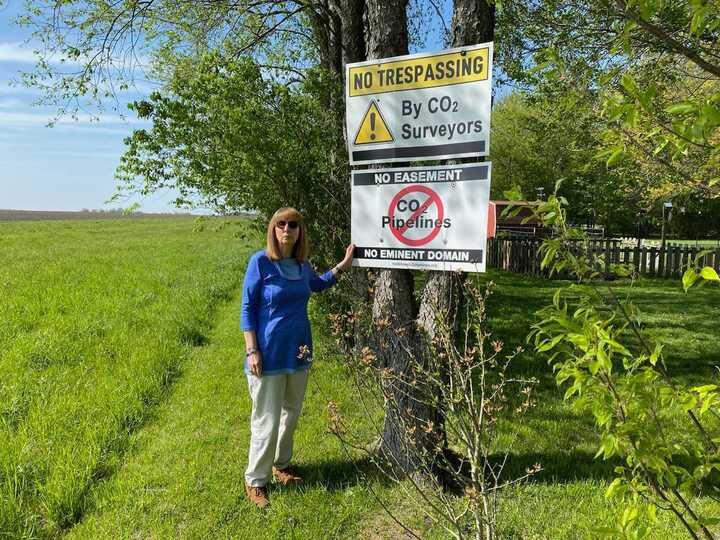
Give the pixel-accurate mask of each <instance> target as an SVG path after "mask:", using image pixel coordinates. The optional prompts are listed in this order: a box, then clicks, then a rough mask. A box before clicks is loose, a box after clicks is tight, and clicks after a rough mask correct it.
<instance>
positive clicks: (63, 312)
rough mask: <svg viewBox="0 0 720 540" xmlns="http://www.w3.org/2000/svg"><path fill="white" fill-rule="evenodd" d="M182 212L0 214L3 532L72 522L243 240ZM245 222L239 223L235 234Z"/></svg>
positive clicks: (239, 260) (206, 316)
mask: <svg viewBox="0 0 720 540" xmlns="http://www.w3.org/2000/svg"><path fill="white" fill-rule="evenodd" d="M192 228H193V221H191V220H187V219H185V220H174V221H168V220H138V221H133V222H118V221H102V222H82V223H80V222H62V221H59V222H35V223H30V222H12V223H4V224H0V260H2V261H3V264H2V265H1V266H0V288H1V289H2V294H1V295H0V320H2V327H0V328H1V329H0V351H1V353H0V440H2V441H3V443H2V445H0V488H1V490H2V500H1V504H2V508H0V510H1V511H0V531H2V532H3V533H5V534H8V535H10V536H15V535H21V534H23V535H27V536H34V535H54V534H58V533H60V532H62V531H64V530H66V529H68V528H69V527H71V526H72V525H74V524H75V523H76V522H77V521H79V520H80V519H81V518H82V516H83V514H84V513H85V511H86V509H87V506H88V504H89V502H88V494H89V490H90V488H91V487H92V486H93V485H94V484H95V483H97V482H98V481H100V480H101V479H103V478H105V477H108V476H111V475H112V474H113V471H114V468H115V466H116V459H117V456H118V455H121V454H122V452H123V450H124V449H125V447H126V445H127V441H128V435H129V434H130V433H132V432H134V431H136V430H138V429H139V428H141V427H142V425H143V423H144V422H145V421H146V420H147V418H148V416H147V415H148V411H151V410H152V408H153V406H154V404H156V403H157V402H158V401H160V400H161V399H162V397H163V395H164V391H165V389H166V388H167V387H168V386H169V385H170V383H172V381H173V380H174V379H175V378H177V377H178V376H179V375H180V374H181V369H182V365H183V362H184V359H185V358H186V357H187V355H188V353H189V352H190V351H191V350H192V349H193V348H194V347H196V346H198V345H202V344H203V343H204V342H205V341H206V340H207V334H208V332H209V331H210V328H211V320H212V315H213V311H214V309H215V306H216V304H218V302H220V301H225V300H227V299H228V298H230V297H231V295H232V294H233V291H234V290H235V289H236V288H237V286H238V284H239V283H240V280H241V279H242V268H243V264H244V260H245V257H246V255H247V253H248V250H249V244H248V242H247V241H246V240H244V239H243V238H242V235H241V237H236V236H234V235H233V232H236V231H240V229H239V228H238V227H237V226H233V227H228V229H227V230H225V231H221V232H217V233H213V234H203V235H201V234H193V233H192ZM243 234H244V233H243Z"/></svg>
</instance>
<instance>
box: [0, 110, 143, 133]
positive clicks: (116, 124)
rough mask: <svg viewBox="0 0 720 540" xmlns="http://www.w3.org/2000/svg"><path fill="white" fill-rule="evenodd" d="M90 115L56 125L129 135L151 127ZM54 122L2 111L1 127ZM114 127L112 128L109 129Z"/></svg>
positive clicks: (42, 116)
mask: <svg viewBox="0 0 720 540" xmlns="http://www.w3.org/2000/svg"><path fill="white" fill-rule="evenodd" d="M94 118H95V117H93V116H92V115H90V114H80V115H78V119H77V120H73V119H72V118H68V117H63V118H60V119H59V120H58V121H57V122H56V123H55V127H56V128H58V129H63V128H68V129H85V130H93V132H95V133H102V132H105V133H129V132H130V131H131V130H132V129H134V128H138V127H141V126H145V125H149V122H145V121H140V120H137V119H134V118H122V117H121V116H119V115H112V114H109V115H101V116H100V117H99V119H100V120H99V121H95V120H94ZM51 120H52V115H51V114H49V113H33V112H24V111H0V126H3V128H5V129H7V128H13V127H15V128H26V127H42V126H46V125H47V124H48V123H49V122H50V121H51ZM108 126H112V127H108Z"/></svg>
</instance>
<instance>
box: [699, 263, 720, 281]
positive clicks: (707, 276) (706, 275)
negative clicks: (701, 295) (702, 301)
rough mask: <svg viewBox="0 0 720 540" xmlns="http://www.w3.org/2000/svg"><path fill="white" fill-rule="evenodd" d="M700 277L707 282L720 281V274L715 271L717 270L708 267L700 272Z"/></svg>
mask: <svg viewBox="0 0 720 540" xmlns="http://www.w3.org/2000/svg"><path fill="white" fill-rule="evenodd" d="M700 277H701V278H703V279H704V280H706V281H720V276H718V273H717V272H716V271H715V269H714V268H711V267H710V266H706V267H705V268H703V269H702V270H700Z"/></svg>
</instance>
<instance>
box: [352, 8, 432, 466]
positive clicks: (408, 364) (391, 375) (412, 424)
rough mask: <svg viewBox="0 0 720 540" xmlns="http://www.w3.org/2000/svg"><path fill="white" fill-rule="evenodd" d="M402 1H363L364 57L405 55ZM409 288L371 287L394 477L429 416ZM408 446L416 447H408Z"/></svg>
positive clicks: (397, 273) (385, 444)
mask: <svg viewBox="0 0 720 540" xmlns="http://www.w3.org/2000/svg"><path fill="white" fill-rule="evenodd" d="M406 8H407V0H368V1H367V4H366V9H367V11H366V13H367V27H366V36H367V37H366V40H365V41H366V45H367V58H368V59H376V58H386V57H389V56H399V55H403V54H407V53H408V37H407V16H406ZM414 292H415V285H414V278H413V275H412V273H411V272H410V271H409V270H381V271H380V272H379V273H378V276H377V281H376V283H375V297H374V300H373V322H374V324H375V350H376V354H377V357H378V360H379V362H380V365H381V366H383V368H384V373H385V375H384V376H383V378H382V385H383V392H384V394H385V396H386V407H385V422H384V425H383V434H382V439H381V441H380V449H379V450H380V454H381V455H382V456H384V457H385V458H386V459H387V460H388V461H389V462H390V463H391V464H392V465H394V466H395V467H396V468H397V469H398V472H405V473H407V472H412V471H414V470H416V469H417V468H418V466H419V464H420V463H419V454H418V451H421V449H422V447H423V441H421V440H420V436H421V434H423V433H424V431H423V430H422V429H421V428H418V426H419V424H421V423H422V421H423V420H424V419H428V418H429V417H431V416H434V415H432V414H430V413H431V412H432V411H430V410H429V409H428V404H427V403H426V399H425V397H424V396H422V395H418V393H419V392H420V389H418V388H417V387H416V386H413V385H412V384H411V383H412V381H413V379H414V377H413V371H414V369H413V366H414V363H415V362H416V361H417V359H416V357H415V356H416V345H417V343H416V331H415V317H416V315H417V308H416V303H415V296H414ZM409 441H414V442H415V443H416V444H408V442H409Z"/></svg>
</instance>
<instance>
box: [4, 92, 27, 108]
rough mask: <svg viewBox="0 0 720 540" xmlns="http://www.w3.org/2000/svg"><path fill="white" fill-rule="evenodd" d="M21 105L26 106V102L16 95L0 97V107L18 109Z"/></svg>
mask: <svg viewBox="0 0 720 540" xmlns="http://www.w3.org/2000/svg"><path fill="white" fill-rule="evenodd" d="M0 95H2V94H0ZM22 107H27V102H26V101H23V100H22V99H18V98H16V97H9V98H0V109H20V108H22Z"/></svg>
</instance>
